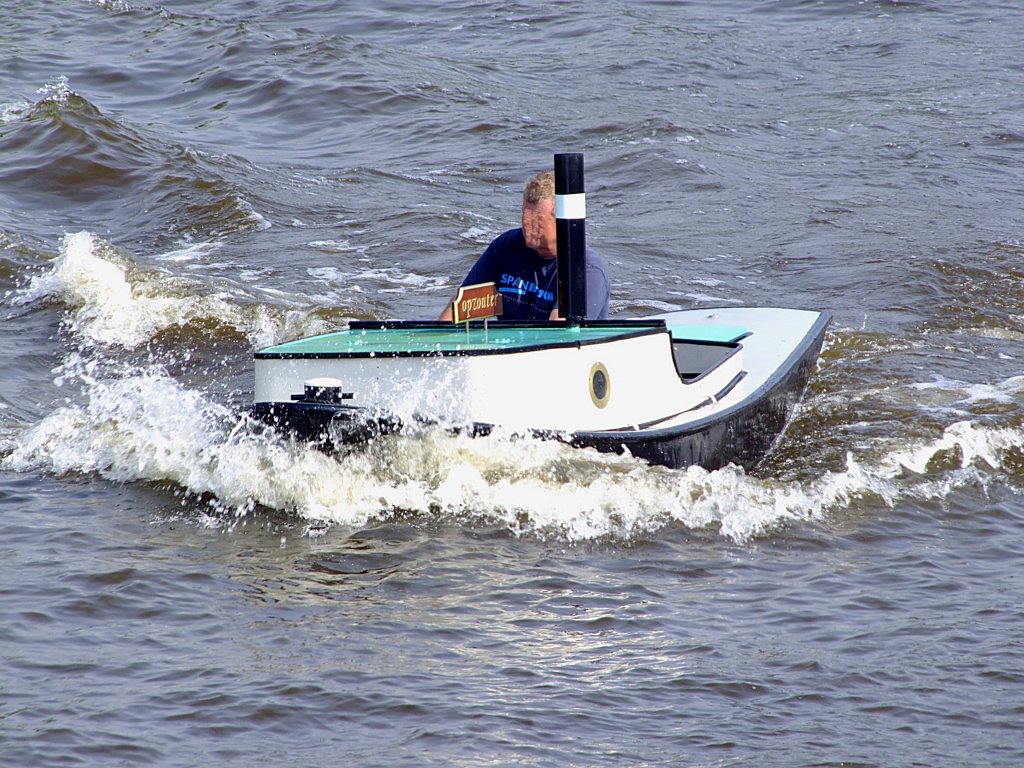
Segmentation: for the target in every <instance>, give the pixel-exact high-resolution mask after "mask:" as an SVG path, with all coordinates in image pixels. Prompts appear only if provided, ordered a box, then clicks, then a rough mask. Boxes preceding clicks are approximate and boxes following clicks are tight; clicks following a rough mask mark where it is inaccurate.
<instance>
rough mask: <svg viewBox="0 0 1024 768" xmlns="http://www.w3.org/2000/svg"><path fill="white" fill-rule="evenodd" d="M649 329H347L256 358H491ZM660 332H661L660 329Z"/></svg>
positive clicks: (625, 326)
mask: <svg viewBox="0 0 1024 768" xmlns="http://www.w3.org/2000/svg"><path fill="white" fill-rule="evenodd" d="M656 331H657V329H652V328H651V327H649V326H632V325H629V324H626V323H623V324H622V325H613V326H606V325H602V326H597V327H588V326H539V327H536V326H535V327H515V326H513V327H501V326H498V327H491V328H487V329H485V328H484V327H483V326H477V325H473V326H470V327H469V329H468V330H467V329H466V328H465V327H464V326H452V327H450V328H447V327H426V328H416V327H412V328H409V327H385V328H354V329H353V328H349V329H346V330H342V331H335V332H333V333H326V334H322V335H320V336H311V337H308V338H305V339H297V340H296V341H289V342H285V343H284V344H278V345H276V346H273V347H267V348H266V349H263V350H261V351H260V352H259V353H258V354H259V356H260V357H349V356H360V357H362V356H370V355H375V356H376V355H380V356H396V355H403V356H405V355H409V356H422V355H458V354H494V353H502V352H518V351H525V350H530V349H544V348H548V347H564V346H577V345H583V344H594V343H600V342H603V341H612V340H614V339H619V338H625V337H628V336H634V335H637V334H645V333H651V332H656ZM662 332H663V331H662Z"/></svg>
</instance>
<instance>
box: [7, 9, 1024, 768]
mask: <svg viewBox="0 0 1024 768" xmlns="http://www.w3.org/2000/svg"><path fill="white" fill-rule="evenodd" d="M1021 29H1024V8H1021V7H1019V6H1018V4H1015V3H1009V2H999V1H998V0H979V2H974V3H970V4H967V3H959V2H952V1H951V0H907V1H906V2H896V1H895V0H893V1H891V2H876V1H873V0H872V1H869V0H861V1H860V2H852V1H851V2H832V1H830V0H818V1H814V0H774V1H766V2H758V3H747V2H710V0H696V1H695V2H689V3H667V2H654V1H651V2H638V3H628V4H627V3H616V2H604V1H603V2H595V3H588V4H587V5H586V8H585V10H581V8H580V7H577V6H576V5H575V4H569V3H560V2H548V3H535V2H478V3H472V4H470V3H460V2H447V3H438V4H434V5H433V7H428V6H424V5H423V4H416V3H408V2H400V1H399V0H395V1H394V2H390V3H387V4H379V3H378V4H372V3H341V2H320V3H314V2H301V1H299V2H283V1H280V0H278V1H276V2H271V1H270V0H267V1H265V2H253V1H252V0H223V1H222V2H217V3H213V2H201V1H200V0H195V1H194V2H182V3H176V4H173V5H172V6H148V5H143V4H135V3H131V2H121V1H120V0H106V1H101V0H96V1H94V2H89V1H87V0H62V1H61V2H53V3H41V2H28V3H17V4H15V3H12V2H9V1H8V2H0V72H2V73H3V75H0V295H2V296H3V301H2V306H0V313H2V318H3V320H2V322H3V334H2V335H0V350H2V353H3V357H4V360H5V367H4V374H3V376H2V377H0V515H2V525H3V528H2V530H3V537H2V545H0V595H2V599H0V655H2V658H3V664H4V676H3V680H2V682H0V764H3V765H5V766H6V765H11V766H21V767H23V768H34V767H35V766H57V765H80V766H114V765H116V766H136V765H139V766H143V765H153V766H193V765H197V764H203V765H210V766H241V765H246V766H248V765H252V764H253V762H261V763H264V764H267V765H274V766H319V765H353V766H361V767H362V766H396V765H410V766H413V765H415V766H453V765H467V766H469V765H472V766H480V765H502V766H504V765H530V766H560V767H561V766H567V765H568V766H612V765H615V766H620V765H627V766H668V765H672V766H677V765H688V766H733V765H757V766H765V765H769V766H776V765H777V766H823V765H835V766H838V765H859V766H914V765H922V766H963V765H1000V766H1017V765H1020V764H1022V763H1024V737H1022V736H1021V729H1020V724H1021V722H1022V720H1024V705H1022V704H1021V690H1022V687H1021V685H1022V683H1024V634H1022V632H1024V630H1022V627H1024V623H1022V622H1024V603H1022V600H1021V597H1020V595H1021V593H1022V588H1024V584H1022V577H1021V575H1020V574H1021V570H1022V569H1021V566H1022V564H1024V544H1022V540H1024V539H1022V536H1021V533H1022V529H1024V500H1022V490H1024V408H1022V405H1021V401H1022V393H1024V371H1022V367H1021V362H1020V361H1021V355H1022V347H1021V341H1022V339H1024V313H1022V312H1021V310H1020V306H1021V303H1022V301H1024V289H1022V288H1021V285H1022V280H1024V268H1022V267H1021V260H1022V257H1024V241H1022V239H1021V234H1020V226H1021V224H1020V223H1021V221H1024V203H1022V196H1021V185H1020V173H1019V170H1018V169H1019V167H1020V165H1021V159H1022V155H1024V128H1022V126H1021V120H1020V114H1021V112H1022V110H1021V107H1022V106H1024V104H1022V102H1024V97H1022V90H1024V86H1022V83H1024V80H1022V69H1024V67H1022V64H1021V62H1020V56H1019V50H1020V44H1021V42H1022V40H1021V34H1020V30H1021ZM557 151H582V152H584V153H585V155H586V162H587V187H588V201H587V202H588V241H589V242H590V243H591V244H592V245H594V246H595V247H596V248H598V249H599V250H600V251H601V252H602V253H603V255H604V256H605V258H606V260H607V261H608V263H609V271H610V273H611V278H612V280H613V283H614V286H613V293H612V316H613V317H616V316H618V317H628V316H634V315H637V314H643V313H650V312H656V311H665V310H667V309H672V308H677V307H680V308H681V307H692V306H702V305H708V304H716V303H744V304H751V305H779V306H793V307H806V308H820V309H828V310H831V311H832V312H833V313H834V315H835V322H834V324H833V326H832V329H831V331H830V334H829V337H828V339H827V342H826V348H825V350H824V352H823V354H822V359H821V363H820V366H819V370H818V372H817V374H816V376H815V378H814V380H813V382H812V384H811V388H810V390H809V392H808V394H807V397H806V399H805V402H804V404H803V406H802V408H801V409H800V411H799V413H798V414H797V417H796V418H795V419H794V421H793V423H792V424H791V426H790V428H789V430H788V431H787V432H786V434H785V435H784V437H783V439H782V441H781V443H780V444H779V445H778V447H777V449H776V450H775V451H774V452H773V453H772V454H771V455H770V456H769V458H768V459H767V461H766V462H765V463H764V464H763V465H762V466H761V467H759V468H758V469H757V471H755V472H753V473H749V474H747V473H744V472H742V471H739V470H736V469H733V468H728V469H725V470H722V471H719V472H713V473H708V472H705V471H703V470H700V469H696V468H694V469H690V470H685V471H669V470H665V469H663V468H654V467H649V466H647V465H645V464H643V463H641V462H637V461H633V460H631V459H628V458H624V457H616V456H601V455H596V454H593V453H590V452H586V451H572V450H570V449H567V448H564V447H561V446H557V445H551V444H546V443H535V442H531V441H522V440H520V441H513V440H510V439H508V438H505V437H503V436H501V435H495V436H492V437H490V438H488V439H481V440H469V439H464V438H457V437H451V436H448V435H444V434H432V433H428V434H426V435H422V436H418V437H415V438H401V437H400V438H394V439H389V440H384V441H381V442H379V443H377V444H375V445H373V446H372V447H370V448H365V449H354V450H352V451H350V452H349V453H348V454H347V455H345V456H342V457H329V456H325V455H322V454H320V453H317V452H315V451H311V450H308V449H305V448H303V447H302V446H296V445H293V444H290V443H288V442H286V441H283V440H281V439H279V438H275V437H274V436H273V435H268V434H265V433H262V432H259V431H253V430H251V429H247V428H246V427H245V424H244V421H243V419H242V413H243V411H244V409H245V407H246V405H247V403H248V401H249V399H250V398H251V395H252V364H251V357H252V351H253V350H254V349H255V348H258V347H261V346H264V345H266V344H271V343H275V342H279V341H283V340H286V339H290V338H294V337H296V336H299V335H303V334H307V333H311V332H316V331H321V330H326V329H329V328H332V327H335V326H337V325H340V324H342V323H344V322H345V321H346V320H348V319H350V318H361V319H370V318H384V317H407V318H418V317H432V316H436V314H437V313H438V312H439V311H440V308H441V306H442V305H443V304H444V302H445V301H446V300H447V299H448V298H449V297H450V295H451V294H452V293H453V291H454V288H455V286H456V285H457V284H458V282H459V280H460V279H461V277H462V275H463V274H464V273H465V271H466V269H467V268H468V266H469V265H470V264H471V263H472V260H473V259H474V258H475V256H476V255H477V254H478V253H479V251H480V250H481V249H482V248H483V247H484V245H485V244H486V243H487V242H488V241H489V239H490V238H491V237H493V236H494V235H495V234H497V233H498V232H500V231H502V230H503V229H505V228H506V227H508V226H511V225H513V224H514V223H515V222H516V220H517V218H518V208H517V198H518V194H519V189H520V187H521V185H522V183H523V181H524V180H525V178H526V177H527V176H529V175H530V174H532V173H533V172H535V171H536V170H539V169H542V168H544V167H547V166H548V165H549V164H550V158H551V154H552V153H553V152H557Z"/></svg>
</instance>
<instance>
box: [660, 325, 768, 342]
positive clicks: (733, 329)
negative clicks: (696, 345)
mask: <svg viewBox="0 0 1024 768" xmlns="http://www.w3.org/2000/svg"><path fill="white" fill-rule="evenodd" d="M668 329H669V331H670V332H671V333H672V340H673V341H698V342H705V343H708V344H732V343H733V342H736V341H739V340H740V339H742V338H743V337H744V336H746V335H747V333H749V332H748V331H747V329H746V328H744V327H743V326H740V325H703V324H700V323H694V324H688V325H670V326H669V327H668Z"/></svg>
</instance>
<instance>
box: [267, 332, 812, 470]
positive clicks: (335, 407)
mask: <svg viewBox="0 0 1024 768" xmlns="http://www.w3.org/2000/svg"><path fill="white" fill-rule="evenodd" d="M826 325H827V319H824V320H822V321H821V322H820V323H819V324H818V325H817V326H816V327H815V328H814V329H813V330H812V332H811V333H810V334H808V336H807V338H805V339H804V341H803V343H802V344H801V345H800V346H799V347H797V348H796V349H795V350H794V352H793V353H792V355H791V356H790V357H789V359H788V360H787V361H786V364H785V365H783V366H782V367H781V368H780V369H779V370H778V371H777V372H776V374H775V375H774V376H773V377H771V378H770V379H769V380H768V381H766V382H765V384H764V385H763V386H762V387H761V388H760V389H759V390H758V391H757V392H755V393H754V394H752V395H751V396H750V397H748V398H747V399H746V400H744V401H742V402H740V403H738V404H737V405H734V406H731V407H727V408H723V410H722V411H720V412H719V413H718V414H715V415H713V416H709V417H707V418H704V419H701V420H698V421H694V422H691V423H690V424H686V425H683V426H678V427H669V428H665V429H646V430H635V431H621V432H577V433H571V434H568V435H566V434H564V433H558V434H555V433H537V435H538V436H540V437H545V438H551V439H557V440H562V441H565V442H569V443H570V444H572V445H574V446H576V447H580V448H584V447H586V448H595V449H597V450H599V451H602V452H614V453H620V454H621V453H629V454H631V455H633V456H636V457H637V458H640V459H645V460H646V461H648V462H650V463H652V464H659V465H662V466H666V467H671V468H673V469H681V468H684V467H689V466H693V465H696V466H700V467H703V468H704V469H707V470H715V469H721V468H722V467H724V466H727V465H729V464H737V465H739V466H742V467H744V468H745V469H751V468H753V467H754V466H755V465H756V464H757V463H758V462H759V461H761V459H763V458H764V456H765V455H766V454H767V453H768V452H769V451H770V450H771V448H772V446H773V445H774V444H775V441H776V440H778V438H779V436H780V435H781V434H782V431H783V430H784V429H785V427H786V424H787V423H788V422H789V420H790V418H791V417H792V415H793V411H794V409H795V408H796V404H797V403H798V402H799V400H800V398H801V397H802V395H803V392H804V389H805V388H806V386H807V381H808V379H809V378H810V375H811V373H812V371H813V369H814V366H815V364H816V362H817V359H818V354H819V352H820V351H821V345H822V342H823V341H824V337H825V327H826ZM250 413H251V415H252V416H253V417H254V418H255V419H257V420H259V421H261V422H263V423H265V424H268V425H270V426H272V427H274V428H276V429H278V430H280V431H282V432H286V433H290V434H292V435H294V436H296V437H298V438H300V439H302V440H306V441H309V442H312V443H314V444H317V445H320V446H322V447H324V448H326V449H330V448H332V447H336V445H337V444H338V443H341V444H350V443H360V442H366V441H367V440H371V439H373V438H375V437H379V436H381V435H386V434H395V433H398V432H401V431H402V430H403V428H404V425H403V424H402V422H401V421H400V420H398V419H396V418H394V417H393V416H388V415H386V414H375V413H369V412H366V411H364V410H363V409H360V408H355V407H352V406H346V405H339V404H334V403H319V402H303V401H296V402H291V403H256V404H254V405H253V407H252V409H251V411H250ZM417 426H424V425H423V424H418V425H417ZM469 431H470V433H471V434H473V435H483V434H487V433H489V432H490V431H491V427H490V426H488V425H481V424H475V425H473V426H472V427H471V428H470V430H469Z"/></svg>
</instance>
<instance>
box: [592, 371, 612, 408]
mask: <svg viewBox="0 0 1024 768" xmlns="http://www.w3.org/2000/svg"><path fill="white" fill-rule="evenodd" d="M611 396H612V380H611V377H610V376H609V375H608V369H607V368H605V367H604V363H594V367H593V368H591V369H590V399H591V400H593V401H594V405H596V406H597V407H598V408H604V407H605V406H606V405H608V400H609V399H610V398H611Z"/></svg>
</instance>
